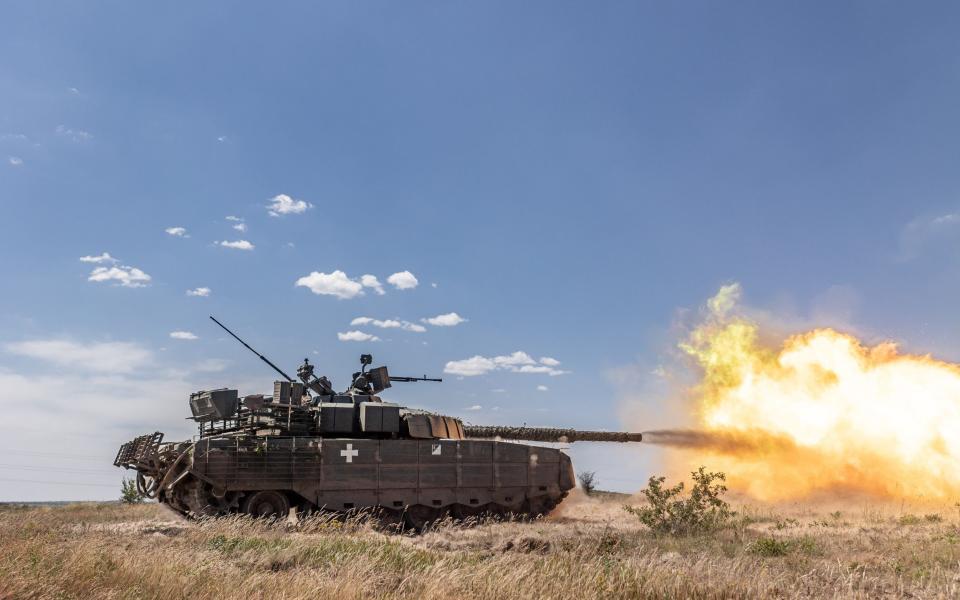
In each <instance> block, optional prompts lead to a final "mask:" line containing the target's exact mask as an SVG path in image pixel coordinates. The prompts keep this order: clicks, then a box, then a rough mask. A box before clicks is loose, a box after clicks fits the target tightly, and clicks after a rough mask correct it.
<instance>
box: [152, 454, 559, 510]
mask: <svg viewBox="0 0 960 600" xmlns="http://www.w3.org/2000/svg"><path fill="white" fill-rule="evenodd" d="M168 454H169V453H168ZM179 454H180V456H178V457H177V459H173V460H168V461H167V464H168V465H169V467H166V468H164V467H161V468H159V469H156V470H155V472H150V473H144V474H145V475H146V476H148V477H150V478H152V479H153V480H155V481H158V482H162V483H159V484H157V485H155V486H154V487H155V489H156V490H157V492H156V495H157V497H158V499H159V500H160V501H161V502H166V503H168V504H170V505H171V506H172V507H173V508H174V509H176V510H178V511H179V512H181V513H184V514H194V515H198V514H199V515H217V514H227V513H231V512H244V510H245V502H244V499H245V498H249V497H251V496H254V495H255V494H256V493H257V492H267V491H276V492H280V493H281V494H283V495H284V496H285V497H286V498H287V499H289V501H290V504H291V505H292V506H299V507H301V508H305V509H315V508H321V509H326V510H334V511H350V510H357V509H372V508H380V509H384V510H386V511H388V512H395V513H401V514H405V515H406V514H415V515H418V517H417V519H418V520H421V521H423V520H432V519H434V518H439V517H442V516H446V515H448V514H449V515H453V516H472V515H478V514H482V513H493V514H506V513H514V514H529V515H535V514H542V513H546V512H548V511H549V510H550V509H552V508H553V507H554V506H555V505H556V504H557V503H559V502H560V501H561V500H562V499H563V498H564V496H566V494H567V492H568V491H569V490H570V489H571V488H573V487H574V486H575V480H574V472H573V466H572V464H571V461H570V458H569V457H568V456H567V455H566V454H565V453H563V452H561V451H560V450H557V449H554V448H544V447H539V446H531V445H526V444H516V443H510V442H502V441H493V440H393V439H383V440H377V439H362V438H335V439H331V438H329V437H327V438H319V437H276V438H255V437H223V438H206V439H201V440H199V441H198V442H196V443H193V444H189V445H180V447H179ZM170 456H172V454H170ZM133 468H137V469H138V470H140V471H141V472H142V471H143V470H144V469H141V468H138V467H137V466H134V467H133ZM411 524H412V525H414V526H417V525H418V523H411Z"/></svg>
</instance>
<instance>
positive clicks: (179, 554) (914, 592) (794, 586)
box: [0, 494, 960, 600]
mask: <svg viewBox="0 0 960 600" xmlns="http://www.w3.org/2000/svg"><path fill="white" fill-rule="evenodd" d="M625 502H630V503H632V504H638V503H639V500H637V499H635V498H628V497H625V496H618V495H602V496H600V497H590V498H588V497H585V496H582V495H580V494H576V495H574V496H571V497H569V498H568V499H567V500H566V501H564V503H563V504H562V505H561V507H560V508H559V509H558V510H557V511H556V512H555V514H552V515H551V516H550V517H548V518H546V519H542V520H538V521H534V522H487V523H481V524H479V525H472V526H463V525H457V524H442V525H440V526H438V527H437V528H435V529H434V530H432V531H429V532H426V533H424V534H422V535H410V534H397V533H391V532H384V531H380V530H378V529H377V528H375V527H373V526H372V525H371V524H369V523H365V522H363V521H362V520H361V519H354V520H348V521H346V522H344V521H342V520H335V519H330V518H328V517H311V518H308V519H304V520H301V521H298V522H293V521H290V522H287V523H273V524H270V523H264V522H255V521H251V520H249V519H246V518H226V519H218V520H210V521H203V522H187V521H184V520H182V519H180V518H179V517H176V516H174V515H172V514H171V513H169V512H167V511H166V510H165V509H164V508H162V507H160V506H157V505H155V504H145V505H138V506H137V505H134V506H130V505H119V504H114V503H104V504H94V503H83V504H73V505H67V506H62V507H17V506H4V507H3V508H2V509H0V540H2V543H0V598H491V599H492V598H498V599H500V598H571V599H577V600H583V599H586V598H610V597H635V598H761V597H762V598H800V597H804V598H806V597H815V598H825V597H831V598H833V597H843V598H886V597H890V598H894V597H920V598H941V597H942V598H955V597H958V596H960V513H958V507H957V505H950V506H936V505H920V504H916V503H895V504H891V503H883V502H878V501H871V500H865V499H855V498H831V499H821V500H819V501H810V502H805V503H794V504H783V505H760V504H755V503H746V502H743V501H742V500H737V499H734V500H733V502H732V504H733V508H735V509H736V510H737V512H738V514H737V516H736V518H735V521H734V524H733V525H732V526H731V527H729V528H726V529H723V530H721V531H718V532H716V533H712V534H709V535H705V536H696V537H680V538H677V537H656V536H654V535H652V534H651V533H650V532H649V531H648V530H646V529H645V528H644V527H643V526H642V525H640V524H639V522H638V521H637V520H636V518H635V517H634V516H632V515H630V514H628V513H626V512H625V511H624V510H623V509H622V505H623V504H624V503H625Z"/></svg>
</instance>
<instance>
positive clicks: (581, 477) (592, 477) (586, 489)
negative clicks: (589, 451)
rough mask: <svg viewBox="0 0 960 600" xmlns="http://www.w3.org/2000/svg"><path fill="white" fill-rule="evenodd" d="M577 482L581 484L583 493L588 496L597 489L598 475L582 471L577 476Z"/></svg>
mask: <svg viewBox="0 0 960 600" xmlns="http://www.w3.org/2000/svg"><path fill="white" fill-rule="evenodd" d="M577 481H579V482H580V487H581V488H583V493H585V494H586V495H588V496H589V495H590V494H592V493H593V490H595V489H596V488H597V474H596V473H594V472H593V471H580V472H579V473H578V474H577Z"/></svg>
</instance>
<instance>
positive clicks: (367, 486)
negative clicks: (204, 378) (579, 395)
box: [114, 317, 641, 528]
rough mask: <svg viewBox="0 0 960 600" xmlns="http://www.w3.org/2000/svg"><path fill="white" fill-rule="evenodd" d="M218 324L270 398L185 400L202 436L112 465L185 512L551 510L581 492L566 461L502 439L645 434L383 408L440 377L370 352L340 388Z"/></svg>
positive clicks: (216, 395) (428, 515)
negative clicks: (376, 358) (292, 373)
mask: <svg viewBox="0 0 960 600" xmlns="http://www.w3.org/2000/svg"><path fill="white" fill-rule="evenodd" d="M210 318H211V319H213V320H214V321H215V322H216V323H217V325H219V326H220V327H223V329H224V330H225V331H227V333H229V334H230V335H231V336H233V337H234V338H236V340H237V341H239V342H240V343H241V344H243V345H244V346H245V347H246V348H247V349H249V350H250V351H251V352H253V353H254V354H256V355H257V356H258V357H259V358H260V359H261V360H262V361H263V362H264V363H266V364H267V365H269V366H270V367H271V368H272V369H273V370H274V371H276V372H277V373H279V374H280V375H281V376H282V377H283V379H282V380H278V381H275V382H274V385H273V394H253V395H247V396H242V397H241V396H240V395H239V393H238V391H237V390H234V389H228V388H221V389H216V390H206V391H200V392H196V393H194V394H191V395H190V399H189V405H190V411H191V414H192V417H191V418H192V419H193V421H194V422H196V423H197V427H198V436H197V437H196V438H195V439H194V440H191V441H183V442H164V441H163V434H162V433H159V432H157V433H153V434H149V435H145V436H140V437H138V438H135V439H134V440H132V441H130V442H127V443H126V444H124V445H123V446H121V448H120V450H119V452H118V453H117V457H116V459H115V460H114V464H115V465H116V466H118V467H124V468H127V469H132V470H135V471H136V472H137V485H138V488H139V489H140V490H141V491H142V492H143V493H144V494H145V495H146V496H148V497H151V498H156V499H157V500H158V501H159V502H162V503H165V504H168V505H169V506H170V507H172V508H173V509H175V510H177V511H179V512H180V513H182V514H184V515H187V516H214V515H224V514H229V513H237V512H242V513H247V514H250V515H253V516H258V517H262V516H274V517H281V516H286V515H287V514H288V513H289V511H290V509H291V508H294V507H295V508H298V509H300V510H316V509H325V510H334V511H350V510H358V509H378V510H379V511H380V512H381V513H382V514H383V515H385V517H386V518H388V519H394V520H397V521H401V520H402V521H404V522H405V523H406V524H408V525H410V526H412V527H415V528H420V527H422V526H423V525H424V524H426V523H427V522H429V521H433V520H435V519H438V518H441V517H445V516H448V515H450V516H454V517H459V518H464V517H470V516H475V515H481V514H495V515H506V514H514V515H538V514H544V513H546V512H548V511H549V510H551V509H552V508H553V507H554V506H556V504H557V503H559V502H560V501H561V500H562V499H563V498H564V497H565V496H566V494H567V492H568V491H569V490H570V489H572V488H573V487H574V486H575V479H574V471H573V465H572V463H571V461H570V458H569V456H567V455H566V454H565V453H564V452H562V451H560V450H559V449H556V448H551V447H543V446H533V445H528V444H520V443H514V442H507V441H502V440H507V439H509V440H527V441H541V442H575V441H609V442H639V441H640V440H641V435H640V434H639V433H618V432H603V431H578V430H575V429H548V428H536V427H525V426H524V427H483V426H472V425H471V426H464V424H463V423H462V421H461V420H460V419H457V418H454V417H450V416H445V415H439V414H435V413H431V412H427V411H423V410H418V409H414V408H407V407H404V406H400V405H398V404H394V403H391V402H385V401H383V400H382V399H381V398H380V396H379V394H380V393H381V392H383V391H384V390H386V389H388V388H390V387H391V384H392V383H393V382H415V381H437V382H439V381H441V380H440V379H434V378H428V377H426V376H423V377H397V376H392V375H390V373H389V371H388V369H387V367H385V366H380V367H371V365H372V363H373V356H371V355H369V354H363V355H361V357H360V364H361V368H360V371H358V372H356V373H354V374H353V376H352V378H351V383H350V385H349V386H348V387H347V388H346V389H345V390H344V391H343V392H337V391H335V388H334V386H333V384H332V383H331V381H330V380H329V379H328V378H326V377H323V376H319V377H318V376H317V375H316V374H315V373H314V365H311V364H310V362H309V361H308V360H306V359H304V362H303V364H302V365H300V367H299V368H298V369H297V376H298V378H297V379H293V378H292V377H289V376H288V375H287V374H286V373H284V372H283V371H282V370H281V369H280V368H279V367H277V366H276V365H275V364H274V363H272V362H270V361H269V360H268V359H267V358H266V357H264V356H263V355H261V354H259V353H258V352H257V351H256V350H254V349H253V348H252V347H250V346H249V345H248V344H247V343H246V342H244V341H243V340H241V339H240V338H239V337H237V336H236V334H234V333H233V332H232V331H230V330H229V329H227V328H226V326H224V325H223V324H222V323H220V322H219V321H217V320H216V319H214V318H213V317H210Z"/></svg>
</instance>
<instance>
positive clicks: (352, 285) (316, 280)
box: [296, 270, 363, 300]
mask: <svg viewBox="0 0 960 600" xmlns="http://www.w3.org/2000/svg"><path fill="white" fill-rule="evenodd" d="M296 285H297V286H298V287H305V288H308V289H309V290H310V291H311V292H313V293H314V294H317V295H318V296H336V297H337V298H339V299H341V300H347V299H350V298H356V297H357V296H362V295H363V284H361V283H360V282H359V281H355V280H353V279H350V278H349V277H347V274H346V273H344V272H343V271H340V270H337V271H334V272H333V273H320V272H318V271H313V272H311V273H310V274H309V275H305V276H303V277H301V278H300V279H298V280H297V282H296Z"/></svg>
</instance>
